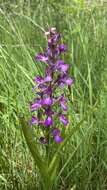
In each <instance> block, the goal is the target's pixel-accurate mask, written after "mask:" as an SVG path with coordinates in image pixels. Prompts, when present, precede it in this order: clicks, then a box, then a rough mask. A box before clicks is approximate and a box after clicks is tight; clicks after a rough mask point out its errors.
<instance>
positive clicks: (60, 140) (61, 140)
mask: <svg viewBox="0 0 107 190" xmlns="http://www.w3.org/2000/svg"><path fill="white" fill-rule="evenodd" d="M54 140H55V142H56V143H58V144H59V143H61V142H63V140H64V139H63V138H62V137H61V136H59V135H56V136H55V137H54Z"/></svg>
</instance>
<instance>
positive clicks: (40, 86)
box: [38, 84, 47, 91]
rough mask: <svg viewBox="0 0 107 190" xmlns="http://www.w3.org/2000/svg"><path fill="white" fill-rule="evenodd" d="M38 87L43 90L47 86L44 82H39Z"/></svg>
mask: <svg viewBox="0 0 107 190" xmlns="http://www.w3.org/2000/svg"><path fill="white" fill-rule="evenodd" d="M38 88H40V90H42V91H44V90H46V89H47V86H46V85H45V84H39V86H38Z"/></svg>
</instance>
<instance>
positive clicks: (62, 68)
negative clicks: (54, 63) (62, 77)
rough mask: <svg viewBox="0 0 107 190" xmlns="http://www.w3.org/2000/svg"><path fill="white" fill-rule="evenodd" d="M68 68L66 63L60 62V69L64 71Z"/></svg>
mask: <svg viewBox="0 0 107 190" xmlns="http://www.w3.org/2000/svg"><path fill="white" fill-rule="evenodd" d="M68 68H69V65H68V64H62V65H61V66H60V69H61V71H62V72H64V73H65V72H67V70H68Z"/></svg>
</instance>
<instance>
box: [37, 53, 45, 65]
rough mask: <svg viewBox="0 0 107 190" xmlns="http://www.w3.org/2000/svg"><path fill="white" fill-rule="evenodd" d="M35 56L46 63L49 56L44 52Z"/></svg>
mask: <svg viewBox="0 0 107 190" xmlns="http://www.w3.org/2000/svg"><path fill="white" fill-rule="evenodd" d="M35 58H36V60H37V61H42V62H45V63H46V62H47V61H48V57H47V56H46V55H45V54H42V53H40V54H38V55H37V56H36V57H35Z"/></svg>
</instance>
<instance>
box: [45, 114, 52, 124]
mask: <svg viewBox="0 0 107 190" xmlns="http://www.w3.org/2000/svg"><path fill="white" fill-rule="evenodd" d="M51 125H53V120H52V117H50V116H49V117H47V119H46V120H45V126H46V127H49V126H51Z"/></svg>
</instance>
